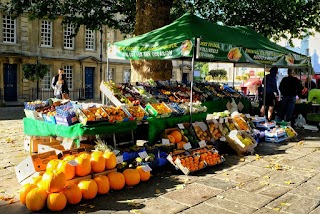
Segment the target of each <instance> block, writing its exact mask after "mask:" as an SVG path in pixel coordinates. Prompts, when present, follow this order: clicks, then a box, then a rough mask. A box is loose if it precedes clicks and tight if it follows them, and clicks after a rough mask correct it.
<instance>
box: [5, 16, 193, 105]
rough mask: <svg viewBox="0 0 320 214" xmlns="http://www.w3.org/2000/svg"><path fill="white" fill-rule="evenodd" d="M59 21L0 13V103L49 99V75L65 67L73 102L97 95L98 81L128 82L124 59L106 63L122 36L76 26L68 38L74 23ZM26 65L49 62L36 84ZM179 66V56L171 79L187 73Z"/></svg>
mask: <svg viewBox="0 0 320 214" xmlns="http://www.w3.org/2000/svg"><path fill="white" fill-rule="evenodd" d="M61 21H62V20H61V19H57V20H54V21H50V20H33V21H30V20H29V19H28V17H27V16H26V15H22V16H19V17H18V18H16V19H12V18H11V17H10V16H9V15H7V14H5V13H2V12H0V32H1V33H0V102H7V101H20V102H23V101H28V100H35V99H42V100H45V99H48V98H50V97H53V91H52V89H51V87H50V86H51V79H52V77H53V76H54V75H56V74H57V71H58V69H59V68H64V70H65V74H66V76H67V80H68V84H69V89H70V98H71V99H72V100H79V99H95V100H97V99H100V98H101V95H100V90H99V86H100V83H101V81H102V80H107V79H109V80H113V81H114V82H116V83H122V82H128V81H130V62H129V61H128V60H108V61H109V62H108V63H107V56H106V47H107V44H108V43H113V42H115V41H120V40H122V39H124V37H123V35H122V34H121V33H120V31H118V30H114V29H109V28H108V27H106V26H104V27H103V28H102V31H92V30H89V29H86V28H85V27H84V26H81V27H80V30H79V32H78V33H77V35H76V36H75V37H70V35H71V34H73V33H74V29H73V27H72V26H62V25H61ZM101 62H102V63H101ZM26 63H31V64H35V63H41V64H44V65H48V66H49V70H50V71H49V72H48V73H47V75H46V76H45V77H44V78H43V79H42V80H40V81H39V82H37V81H35V82H31V81H28V80H26V79H25V78H24V75H23V70H22V66H23V65H24V64H26ZM181 64H183V62H182V61H180V60H177V61H174V62H173V66H174V69H173V75H172V76H173V78H174V79H176V80H181V78H182V76H183V75H184V76H186V75H187V76H189V78H190V77H191V76H192V75H191V73H190V72H191V71H190V69H187V70H186V69H185V68H184V66H181ZM107 67H109V72H107ZM183 73H186V74H183ZM107 74H109V78H108V77H107ZM37 85H38V86H37ZM37 88H38V90H36V89H37Z"/></svg>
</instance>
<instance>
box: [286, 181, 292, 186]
mask: <svg viewBox="0 0 320 214" xmlns="http://www.w3.org/2000/svg"><path fill="white" fill-rule="evenodd" d="M284 183H285V184H288V185H290V184H294V183H293V182H292V181H285V182H284Z"/></svg>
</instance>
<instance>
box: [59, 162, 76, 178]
mask: <svg viewBox="0 0 320 214" xmlns="http://www.w3.org/2000/svg"><path fill="white" fill-rule="evenodd" d="M56 168H57V171H58V172H63V173H64V174H65V176H66V179H67V180H71V179H72V178H73V177H74V176H75V174H76V167H75V166H72V165H70V164H69V161H67V160H61V161H60V162H59V164H58V166H57V167H56Z"/></svg>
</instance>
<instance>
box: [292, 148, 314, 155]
mask: <svg viewBox="0 0 320 214" xmlns="http://www.w3.org/2000/svg"><path fill="white" fill-rule="evenodd" d="M314 151H315V149H314V148H305V147H304V148H301V147H298V146H294V147H292V148H288V149H287V150H286V153H288V154H295V155H297V156H301V155H302V156H307V155H309V154H311V153H313V152H314Z"/></svg>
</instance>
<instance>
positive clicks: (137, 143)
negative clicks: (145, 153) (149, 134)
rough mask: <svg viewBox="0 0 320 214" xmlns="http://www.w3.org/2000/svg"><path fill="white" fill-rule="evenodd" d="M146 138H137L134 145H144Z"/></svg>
mask: <svg viewBox="0 0 320 214" xmlns="http://www.w3.org/2000/svg"><path fill="white" fill-rule="evenodd" d="M146 142H147V141H146V140H137V142H136V145H137V146H144V144H145V143H146Z"/></svg>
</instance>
